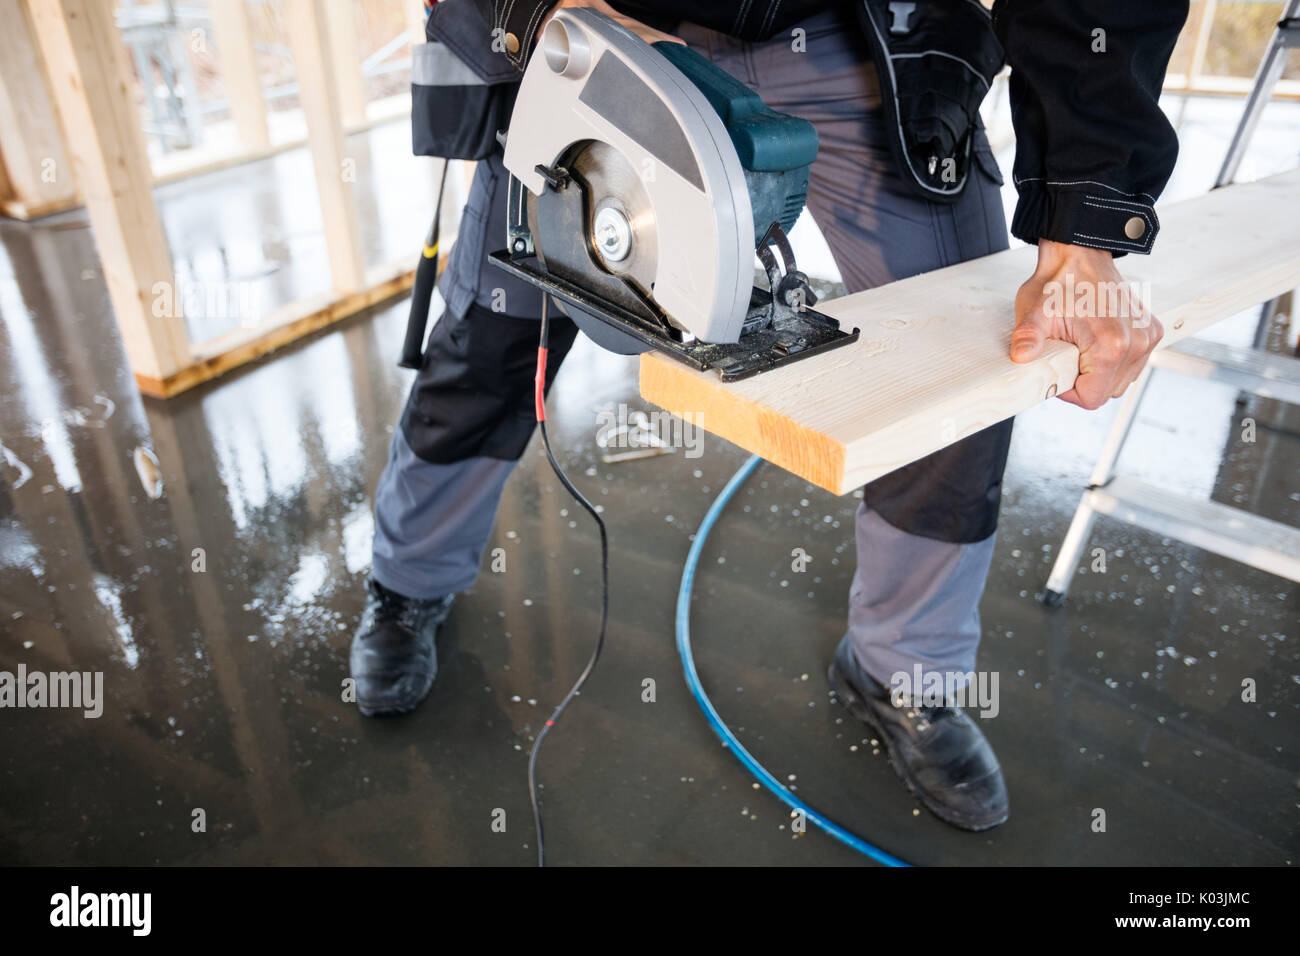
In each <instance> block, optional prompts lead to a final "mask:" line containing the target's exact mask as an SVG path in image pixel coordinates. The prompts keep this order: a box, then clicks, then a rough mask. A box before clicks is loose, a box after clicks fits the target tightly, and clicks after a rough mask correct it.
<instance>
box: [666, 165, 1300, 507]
mask: <svg viewBox="0 0 1300 956" xmlns="http://www.w3.org/2000/svg"><path fill="white" fill-rule="evenodd" d="M1160 217H1161V220H1162V222H1163V226H1162V230H1161V233H1160V237H1159V238H1158V239H1157V241H1156V244H1155V251H1154V252H1153V253H1152V254H1151V255H1150V256H1127V257H1125V258H1123V259H1121V260H1120V261H1119V263H1118V265H1119V268H1120V271H1121V272H1122V273H1123V274H1124V277H1125V279H1126V280H1128V281H1130V282H1140V283H1149V285H1148V286H1146V288H1149V289H1150V294H1149V296H1148V297H1147V301H1148V305H1150V307H1151V308H1152V310H1153V311H1154V312H1155V314H1156V316H1157V317H1158V318H1159V319H1160V321H1161V322H1162V323H1163V325H1164V327H1165V338H1164V340H1163V342H1162V346H1168V345H1172V344H1173V343H1174V342H1176V341H1178V340H1179V339H1182V338H1185V337H1186V336H1188V335H1192V334H1194V333H1196V332H1198V331H1200V330H1202V329H1204V328H1206V327H1208V326H1209V325H1212V324H1213V323H1215V322H1217V321H1219V320H1221V319H1225V318H1227V317H1229V316H1231V315H1233V314H1235V313H1237V312H1240V311H1241V310H1243V309H1247V308H1250V307H1251V306H1253V305H1257V304H1258V303H1260V302H1264V301H1267V300H1268V299H1271V298H1273V297H1274V296H1277V295H1280V294H1282V293H1283V292H1286V291H1288V290H1290V289H1294V288H1296V287H1297V286H1300V254H1297V250H1300V170H1294V171H1292V172H1289V173H1283V174H1281V175H1278V176H1273V177H1270V178H1268V179H1264V180H1260V181H1258V182H1254V183H1245V184H1240V185H1234V186H1228V187H1225V188H1223V189H1218V190H1215V191H1213V192H1211V193H1209V194H1207V195H1205V196H1199V197H1197V198H1195V199H1189V200H1186V201H1184V202H1180V203H1177V204H1175V205H1172V206H1169V207H1165V208H1162V209H1161V210H1160ZM1036 256H1037V253H1036V250H1035V249H1033V248H1032V247H1020V248H1016V249H1011V250H1008V251H1006V252H1001V253H997V254H996V255H992V256H985V257H983V258H980V259H975V260H972V261H970V262H965V263H962V264H960V265H956V266H951V267H949V268H946V269H940V270H937V271H935V272H930V273H926V274H923V275H920V276H915V277H913V278H910V279H905V280H903V281H900V282H893V283H890V284H889V285H886V286H882V287H880V288H878V289H872V290H870V291H867V292H861V293H858V294H856V295H850V296H845V297H844V298H841V299H836V300H833V301H829V302H825V303H821V304H819V305H818V309H819V310H820V311H823V312H825V313H826V314H827V315H829V316H831V317H832V318H835V319H838V320H839V322H840V324H841V326H842V327H847V328H853V327H854V326H856V327H858V328H860V329H861V330H862V334H861V338H860V339H859V341H857V342H856V343H854V344H853V345H850V346H846V347H844V348H840V349H836V350H835V351H832V352H828V353H826V354H824V355H819V356H815V357H813V358H809V359H806V360H804V361H801V362H796V363H794V364H793V365H789V366H786V367H785V368H781V369H777V370H775V371H771V372H766V373H763V374H760V375H758V376H756V377H754V378H751V379H746V380H744V381H741V382H735V383H732V384H723V383H722V382H721V381H720V379H719V378H718V376H717V373H716V372H697V371H694V370H692V369H690V368H688V367H687V366H685V365H683V364H681V363H679V362H676V361H674V360H673V359H671V358H668V357H667V356H664V355H660V354H657V353H647V354H646V355H644V356H643V357H642V358H641V396H642V397H643V398H645V399H646V400H647V401H649V402H653V403H654V404H656V405H659V406H661V407H663V408H665V409H667V410H668V411H670V412H672V413H674V414H676V415H680V416H683V417H686V418H688V420H690V421H693V422H694V423H695V424H697V425H698V426H699V427H702V428H704V429H705V430H706V431H709V432H712V433H713V434H715V435H718V436H720V437H722V438H725V439H727V440H728V441H731V442H734V443H736V444H737V445H740V446H741V447H742V448H745V449H747V450H749V451H751V452H755V453H757V454H759V455H762V456H763V457H764V458H766V459H767V460H768V461H771V462H773V463H775V464H777V465H780V466H781V467H783V468H785V469H787V470H789V471H791V472H793V473H794V474H796V475H799V476H800V477H802V478H805V479H807V480H808V481H811V482H812V483H814V484H816V485H819V486H820V487H822V488H825V489H827V490H828V491H831V492H833V493H835V494H847V493H849V492H850V491H852V490H854V489H855V488H857V487H859V486H860V485H862V484H864V483H866V482H868V481H871V480H872V479H874V478H878V477H880V476H881V475H884V474H887V473H888V472H891V471H893V470H894V469H896V468H899V467H901V466H903V465H906V464H908V463H909V462H913V461H916V460H917V459H918V458H922V457H924V456H925V455H928V454H930V453H931V452H934V451H937V450H938V449H940V448H943V447H945V446H947V445H949V444H952V443H953V442H955V441H957V440H958V439H961V438H963V437H965V436H967V435H971V434H974V433H975V432H977V431H979V430H981V429H983V428H986V427H988V426H989V425H992V424H995V423H996V422H999V421H1002V420H1003V419H1005V418H1009V417H1010V416H1012V415H1015V414H1018V413H1019V412H1022V411H1024V410H1025V409H1027V408H1030V407H1031V406H1033V405H1035V404H1037V403H1038V402H1041V401H1045V400H1046V399H1048V398H1051V397H1053V396H1055V395H1057V394H1059V393H1061V392H1064V391H1067V390H1068V389H1069V388H1070V387H1071V386H1072V385H1073V384H1074V379H1075V376H1076V374H1077V369H1078V350H1077V349H1076V348H1075V347H1074V346H1073V345H1070V344H1068V343H1066V342H1049V343H1048V346H1047V348H1046V349H1045V350H1044V352H1043V354H1042V356H1041V357H1040V358H1038V359H1037V360H1036V361H1034V362H1031V363H1028V364H1025V365H1017V364H1015V363H1013V362H1012V361H1011V359H1010V358H1009V357H1008V350H1009V348H1010V342H1011V331H1012V328H1013V325H1014V318H1013V313H1012V299H1013V297H1014V296H1015V293H1016V290H1017V289H1018V288H1019V286H1020V285H1021V283H1023V282H1024V281H1025V280H1026V279H1027V278H1028V277H1029V276H1030V274H1031V273H1032V272H1033V269H1034V264H1035V262H1036Z"/></svg>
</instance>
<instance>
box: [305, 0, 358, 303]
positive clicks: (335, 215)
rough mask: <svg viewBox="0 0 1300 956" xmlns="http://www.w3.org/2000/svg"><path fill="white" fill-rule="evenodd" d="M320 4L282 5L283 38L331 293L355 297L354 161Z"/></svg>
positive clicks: (321, 1) (317, 1)
mask: <svg viewBox="0 0 1300 956" xmlns="http://www.w3.org/2000/svg"><path fill="white" fill-rule="evenodd" d="M324 2H325V0H286V2H285V12H286V14H287V19H288V28H289V37H290V40H291V42H292V45H293V63H294V71H295V73H296V75H297V81H298V99H299V100H300V101H301V103H302V111H303V116H304V117H305V118H306V120H307V145H308V147H309V148H310V149H311V157H312V168H313V169H314V170H315V173H316V194H317V197H318V199H319V201H320V207H321V227H322V229H323V230H324V233H325V243H326V247H327V249H328V251H329V261H330V278H331V280H332V281H333V285H334V290H335V291H336V292H342V293H346V292H356V291H358V290H360V289H362V288H363V287H364V286H365V282H366V278H365V273H366V270H365V265H364V263H365V258H364V256H363V255H362V253H361V241H360V237H359V235H358V229H357V222H358V220H357V207H356V197H355V196H354V195H353V189H352V186H353V184H354V183H355V182H356V167H355V160H354V159H352V158H351V157H349V156H347V153H346V149H345V147H344V140H343V122H342V119H341V118H340V117H341V113H340V106H339V92H338V83H337V81H336V79H335V76H334V69H333V65H332V62H331V60H332V58H331V54H330V46H329V39H328V36H327V31H326V28H325V10H324Z"/></svg>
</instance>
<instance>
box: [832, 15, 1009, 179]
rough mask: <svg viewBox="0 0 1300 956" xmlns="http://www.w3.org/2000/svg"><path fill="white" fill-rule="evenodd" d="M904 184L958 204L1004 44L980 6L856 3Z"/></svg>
mask: <svg viewBox="0 0 1300 956" xmlns="http://www.w3.org/2000/svg"><path fill="white" fill-rule="evenodd" d="M856 7H857V10H858V17H859V19H860V20H861V22H862V27H863V29H864V30H865V31H866V34H867V40H868V41H869V42H870V44H871V48H872V54H873V56H874V59H875V62H876V68H877V70H878V72H879V74H880V88H881V96H882V99H883V105H884V109H885V114H886V117H887V121H888V122H887V125H888V128H889V140H890V146H891V147H892V149H893V151H894V158H895V160H896V161H897V162H898V166H899V170H900V172H901V173H902V176H903V179H904V180H905V181H906V182H907V183H908V184H909V185H911V186H913V188H914V189H915V190H916V191H917V192H918V193H920V194H921V195H922V196H924V197H925V198H926V199H929V200H931V201H934V202H953V201H955V200H956V199H957V197H958V196H960V195H961V192H962V190H963V189H964V188H965V186H966V180H967V178H968V177H969V175H970V167H971V162H972V155H971V147H972V144H973V142H974V137H975V130H976V129H977V128H978V125H979V108H980V103H981V102H983V100H984V96H985V94H986V93H988V90H989V85H990V84H991V82H992V80H993V77H994V76H996V75H997V73H998V71H999V70H1001V69H1002V63H1003V53H1002V46H1001V44H1000V43H998V39H997V37H996V36H995V35H994V33H993V21H992V17H991V16H990V14H989V12H988V11H987V10H985V9H984V8H983V7H982V6H980V4H979V3H978V2H976V0H858V2H857V4H856Z"/></svg>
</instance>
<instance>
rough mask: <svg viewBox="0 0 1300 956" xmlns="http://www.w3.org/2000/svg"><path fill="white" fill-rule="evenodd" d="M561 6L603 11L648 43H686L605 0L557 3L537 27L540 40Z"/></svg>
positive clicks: (578, 0) (562, 1)
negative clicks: (618, 9)
mask: <svg viewBox="0 0 1300 956" xmlns="http://www.w3.org/2000/svg"><path fill="white" fill-rule="evenodd" d="M561 7H587V8H589V9H591V10H595V11H596V12H597V13H603V14H605V16H607V17H609V18H610V19H611V20H613V21H614V22H615V23H617V24H618V25H619V26H621V27H624V28H625V29H628V30H631V31H632V32H633V33H635V34H636V35H637V36H639V37H640V38H641V39H642V40H645V42H646V43H658V42H659V41H661V40H666V41H668V42H669V43H683V44H684V43H685V42H686V41H684V40H681V39H678V38H677V37H675V36H672V35H671V34H668V33H663V32H661V31H659V30H656V29H655V28H654V27H648V26H646V25H645V24H644V23H642V22H641V21H640V20H633V19H632V18H631V17H625V16H623V14H621V13H619V12H618V11H617V10H615V9H614V8H613V7H611V6H610V5H609V4H608V3H606V2H605V0H560V2H559V3H557V4H556V5H555V9H554V10H552V11H551V12H550V13H548V14H547V15H546V19H544V20H543V21H542V25H541V26H540V27H538V28H537V39H539V40H540V39H541V38H542V31H543V30H545V29H546V24H548V23H550V22H551V17H553V16H555V10H559V9H560V8H561Z"/></svg>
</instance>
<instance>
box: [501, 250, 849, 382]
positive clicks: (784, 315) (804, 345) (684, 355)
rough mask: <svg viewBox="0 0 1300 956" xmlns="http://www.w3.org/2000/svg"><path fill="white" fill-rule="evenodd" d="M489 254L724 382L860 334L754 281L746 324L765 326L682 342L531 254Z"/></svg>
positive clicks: (674, 332)
mask: <svg viewBox="0 0 1300 956" xmlns="http://www.w3.org/2000/svg"><path fill="white" fill-rule="evenodd" d="M488 258H489V260H490V261H491V262H492V264H493V265H495V266H497V267H499V268H501V269H504V270H506V271H507V272H509V273H511V274H513V275H515V276H517V277H518V278H520V279H523V280H524V281H525V282H528V283H530V284H532V285H534V286H536V287H537V288H539V289H541V290H542V291H543V292H546V293H549V294H550V295H552V296H554V297H555V298H556V299H558V300H560V301H561V302H566V303H568V304H570V305H572V306H574V307H576V308H578V309H581V310H582V311H584V312H586V313H588V314H590V315H592V316H595V317H596V318H598V319H599V320H600V321H602V322H604V323H606V324H607V325H610V326H612V327H614V328H615V329H617V330H618V331H620V332H622V333H624V334H625V335H628V336H630V337H631V338H633V339H635V340H636V341H638V342H640V343H641V344H643V345H644V346H645V348H646V350H649V349H655V350H657V351H660V352H663V353H665V354H667V355H670V356H672V357H673V358H675V359H677V360H678V361H680V362H683V363H685V364H687V365H689V366H691V367H692V368H697V369H700V370H701V371H703V370H705V369H716V370H717V371H718V373H719V375H720V377H721V378H722V381H724V382H735V381H739V380H741V379H745V378H749V377H751V376H753V375H758V374H759V373H761V372H767V371H770V370H771V369H774V368H780V367H781V366H783V365H789V364H790V363H791V362H797V361H799V360H800V359H804V358H810V357H811V356H813V355H819V354H821V353H822V352H828V351H830V350H831V349H834V348H839V347H840V346H842V345H849V344H850V343H852V342H856V341H857V340H858V330H857V329H854V330H853V331H852V332H844V331H843V330H841V329H840V324H839V323H838V322H836V321H835V320H834V319H832V318H830V317H829V316H825V315H822V314H821V313H820V312H817V311H815V310H813V309H809V308H804V309H800V310H796V309H793V308H790V307H788V306H785V305H782V304H780V303H778V302H774V301H773V296H772V293H771V292H769V291H767V290H765V289H759V288H758V287H755V288H754V291H753V294H752V295H751V296H750V310H749V315H748V316H747V317H746V319H745V327H746V328H754V327H755V326H760V325H761V326H764V327H762V328H757V329H755V330H754V331H750V332H746V333H743V334H742V335H741V337H740V341H738V342H731V343H715V342H699V341H691V342H686V341H683V340H682V338H681V337H680V336H681V333H680V332H678V331H677V330H676V329H670V328H665V327H664V326H662V325H659V324H655V323H652V322H650V321H649V320H648V319H646V318H643V317H642V316H640V315H637V314H636V313H634V312H631V311H629V310H627V309H625V308H623V307H621V306H619V305H618V304H617V303H614V302H610V301H608V300H606V299H603V298H601V297H599V296H595V295H592V294H591V293H590V292H589V291H587V290H586V289H584V288H582V287H581V286H579V285H576V284H574V283H573V282H570V281H568V280H566V279H563V278H561V277H560V276H556V275H552V274H550V273H549V272H547V271H546V270H545V269H544V268H542V267H541V265H540V263H538V261H537V259H536V258H535V257H532V256H527V255H525V256H516V257H511V256H510V254H509V253H508V252H505V251H501V252H494V253H491V254H490V255H489V257H488ZM769 316H770V319H771V321H770V322H769V321H768V317H769Z"/></svg>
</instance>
